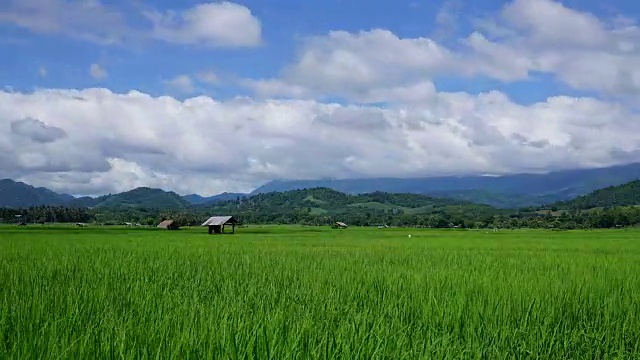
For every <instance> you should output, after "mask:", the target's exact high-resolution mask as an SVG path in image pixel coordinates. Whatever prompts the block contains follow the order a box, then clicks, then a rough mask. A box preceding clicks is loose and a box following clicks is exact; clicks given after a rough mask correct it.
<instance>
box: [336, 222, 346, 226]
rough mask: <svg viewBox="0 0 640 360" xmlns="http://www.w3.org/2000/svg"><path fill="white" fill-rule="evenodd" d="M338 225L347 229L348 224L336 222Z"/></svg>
mask: <svg viewBox="0 0 640 360" xmlns="http://www.w3.org/2000/svg"><path fill="white" fill-rule="evenodd" d="M336 225H338V226H342V227H347V224H345V223H343V222H342V221H336Z"/></svg>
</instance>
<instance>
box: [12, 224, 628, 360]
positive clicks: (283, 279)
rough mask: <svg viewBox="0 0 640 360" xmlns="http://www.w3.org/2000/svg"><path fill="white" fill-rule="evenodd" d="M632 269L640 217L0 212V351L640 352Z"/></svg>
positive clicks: (241, 354)
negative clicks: (465, 219) (341, 221)
mask: <svg viewBox="0 0 640 360" xmlns="http://www.w3.org/2000/svg"><path fill="white" fill-rule="evenodd" d="M408 235H411V237H409V236H408ZM639 274H640V231H638V230H634V229H629V230H605V231H565V232H560V231H541V230H539V231H525V230H516V231H509V230H503V231H497V232H493V231H489V232H486V231H484V230H483V231H466V230H464V231H461V230H430V229H421V230H418V229H370V228H366V229H360V228H350V229H347V230H331V229H329V228H328V227H326V228H319V227H300V226H288V227H286V226H282V227H275V226H273V227H267V226H265V227H261V226H250V227H248V228H242V229H237V231H236V234H235V235H223V236H219V235H216V236H210V235H208V234H207V233H206V230H205V229H201V228H197V229H185V230H180V231H173V232H169V231H161V230H156V229H124V228H101V227H87V228H73V227H71V226H58V227H46V226H44V227H40V226H30V227H27V228H17V227H2V228H0V358H2V359H28V358H32V359H51V358H55V359H81V358H121V359H134V358H135V359H149V358H163V359H164V358H179V359H194V358H197V359H201V358H233V359H236V358H242V359H245V358H253V359H284V358H296V359H298V358H304V359H308V358H313V359H316V358H321V359H325V358H344V359H372V358H393V359H401V358H408V359H416V358H427V359H428V358H438V359H443V358H450V359H503V358H573V359H578V358H589V359H594V358H598V359H604V358H638V357H639V356H640V342H639V341H638V339H640V317H638V316H637V314H639V313H640V275H639Z"/></svg>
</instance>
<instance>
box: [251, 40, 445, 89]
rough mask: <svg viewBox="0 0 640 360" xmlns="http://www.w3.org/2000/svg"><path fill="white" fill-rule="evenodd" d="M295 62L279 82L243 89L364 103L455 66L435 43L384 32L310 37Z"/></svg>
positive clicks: (272, 81) (266, 82) (262, 81)
mask: <svg viewBox="0 0 640 360" xmlns="http://www.w3.org/2000/svg"><path fill="white" fill-rule="evenodd" d="M297 58H298V61H297V62H296V63H295V64H292V65H291V66H289V67H287V68H286V69H284V71H283V76H282V79H266V80H261V81H255V80H251V81H245V82H244V85H246V86H248V87H250V88H252V89H254V90H255V91H256V92H257V93H259V94H261V95H263V96H269V95H284V96H311V95H315V96H322V95H339V96H343V97H347V98H350V99H355V100H362V101H367V100H368V99H369V98H371V97H374V98H375V97H376V96H373V95H372V93H378V94H379V93H380V92H383V91H385V90H386V89H390V88H395V87H406V86H411V85H413V84H412V83H413V82H414V81H416V80H417V81H418V82H422V81H424V79H429V78H430V77H432V76H433V75H435V74H437V73H438V72H448V71H451V70H453V68H454V66H455V65H454V62H455V59H454V56H453V54H452V53H451V52H450V51H449V50H447V49H446V48H444V47H442V46H440V45H439V44H437V43H436V42H434V41H433V40H431V39H428V38H415V39H402V38H399V37H398V36H397V35H395V34H394V33H392V32H391V31H388V30H383V29H376V30H371V31H361V32H358V33H355V34H353V33H349V32H346V31H332V32H330V33H329V34H328V35H327V36H320V37H314V38H310V39H308V40H307V41H306V43H305V44H304V46H303V48H302V49H301V50H300V54H299V56H298V57H297ZM421 80H422V81H421Z"/></svg>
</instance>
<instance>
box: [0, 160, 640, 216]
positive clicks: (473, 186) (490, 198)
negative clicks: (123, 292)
mask: <svg viewBox="0 0 640 360" xmlns="http://www.w3.org/2000/svg"><path fill="white" fill-rule="evenodd" d="M636 179H640V163H634V164H628V165H621V166H614V167H608V168H595V169H579V170H564V171H560V172H551V173H547V174H515V175H505V176H467V177H465V176H455V177H431V178H409V179H403V178H371V179H342V180H341V179H324V180H290V181H283V180H275V181H270V182H268V183H266V184H264V185H263V186H260V187H258V188H257V189H255V190H254V191H252V192H251V193H248V194H244V193H226V192H225V193H222V194H218V195H214V196H209V197H204V196H200V195H198V194H190V195H185V196H180V195H178V194H177V193H175V192H172V191H165V190H162V189H153V188H149V187H140V188H136V189H132V190H129V191H125V192H122V193H119V194H108V195H103V196H99V197H88V196H85V197H73V196H71V195H66V194H58V193H55V192H54V191H52V190H49V189H47V188H43V187H39V188H37V187H34V186H31V185H29V184H26V183H23V182H19V181H14V180H11V179H2V180H0V207H14V208H16V207H30V206H38V205H61V206H72V207H88V208H93V207H99V206H110V207H114V206H115V207H117V206H125V207H147V206H148V207H156V206H168V207H171V208H187V207H189V206H202V205H207V204H214V203H220V202H226V201H233V200H237V199H242V198H245V197H247V196H253V195H259V194H264V193H270V192H284V191H289V190H297V189H311V188H327V189H333V190H336V191H339V192H342V193H345V194H352V195H353V194H367V193H375V192H383V193H390V194H419V195H426V196H431V197H437V198H448V199H454V200H462V201H467V202H471V203H477V204H485V205H490V206H493V207H498V208H512V209H513V208H521V207H531V206H542V205H547V204H553V203H557V202H562V201H568V200H571V199H574V198H576V197H578V196H583V195H586V194H589V193H590V192H592V191H595V190H598V189H602V188H606V187H609V186H617V185H621V184H624V183H627V182H629V181H633V180H636ZM140 189H142V190H140ZM131 192H133V193H131ZM132 196H133V197H132ZM154 196H157V198H155V199H154Z"/></svg>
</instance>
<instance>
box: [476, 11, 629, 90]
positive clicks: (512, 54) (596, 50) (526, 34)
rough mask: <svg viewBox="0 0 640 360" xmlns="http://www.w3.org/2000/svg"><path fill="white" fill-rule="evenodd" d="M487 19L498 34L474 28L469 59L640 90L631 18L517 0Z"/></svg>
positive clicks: (583, 85) (581, 85) (578, 82)
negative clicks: (605, 17)
mask: <svg viewBox="0 0 640 360" xmlns="http://www.w3.org/2000/svg"><path fill="white" fill-rule="evenodd" d="M484 25H485V27H484V30H485V31H486V32H487V35H488V36H492V35H495V36H494V37H495V39H489V38H488V36H485V35H483V34H481V33H474V34H472V35H471V36H470V37H469V38H468V39H467V42H468V43H469V45H470V47H471V48H472V49H473V50H474V52H473V53H472V56H471V58H470V60H472V61H474V60H475V61H477V62H479V63H481V64H482V66H484V67H488V68H490V69H493V71H494V72H495V71H496V69H502V70H498V71H499V73H500V72H503V73H504V75H509V74H511V75H513V76H515V77H517V78H524V74H525V73H530V72H532V71H537V72H543V73H548V74H552V75H554V76H555V77H556V78H557V79H559V80H560V81H562V82H564V83H565V84H567V85H569V86H571V87H573V88H575V89H578V90H592V91H597V92H600V93H602V94H608V95H629V94H631V95H639V94H640V68H638V66H637V65H636V64H638V63H639V62H640V28H639V27H638V25H637V24H635V23H633V22H629V21H628V20H627V21H620V19H619V18H615V19H611V20H607V19H601V18H598V17H596V16H595V15H593V14H591V13H587V12H583V11H579V10H575V9H571V8H568V7H566V6H564V5H563V4H561V3H560V2H557V1H552V0H515V1H513V2H511V3H509V4H508V5H506V6H505V7H504V9H503V11H502V12H501V14H500V15H499V16H498V17H496V18H495V19H494V20H492V21H489V22H485V23H484ZM486 25H489V27H488V28H487V27H486ZM476 55H477V56H476ZM474 56H475V57H474ZM487 73H488V74H489V75H495V73H494V74H492V73H491V72H490V71H488V72H487ZM496 77H497V78H500V77H499V76H496ZM502 78H504V76H503V77H502Z"/></svg>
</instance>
